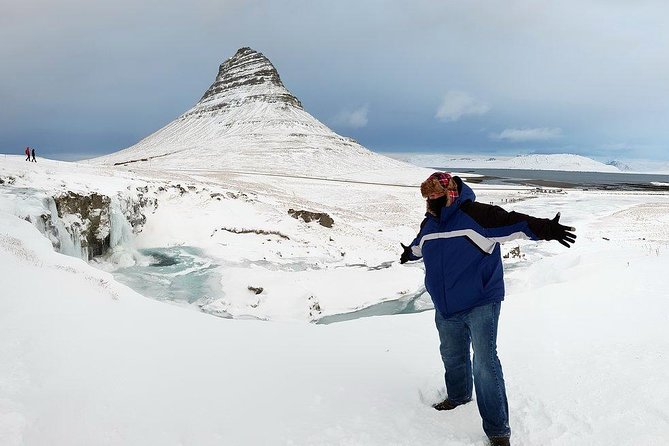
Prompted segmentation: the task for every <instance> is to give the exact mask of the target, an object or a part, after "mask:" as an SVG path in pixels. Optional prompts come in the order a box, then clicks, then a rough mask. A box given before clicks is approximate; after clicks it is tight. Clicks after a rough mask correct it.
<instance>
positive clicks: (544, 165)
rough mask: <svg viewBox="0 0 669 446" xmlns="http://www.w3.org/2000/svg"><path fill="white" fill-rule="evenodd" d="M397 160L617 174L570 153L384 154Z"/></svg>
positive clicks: (444, 164) (465, 166)
mask: <svg viewBox="0 0 669 446" xmlns="http://www.w3.org/2000/svg"><path fill="white" fill-rule="evenodd" d="M385 155H387V156H390V157H392V158H395V159H397V160H401V161H406V162H408V163H412V164H415V165H417V166H426V167H446V168H447V167H454V168H461V169H462V168H471V169H473V168H479V169H530V170H561V171H576V172H620V169H618V168H617V167H615V166H611V165H608V164H604V163H600V162H599V161H595V160H593V159H591V158H588V157H585V156H581V155H574V154H571V153H556V154H550V155H539V154H530V155H516V156H504V155H478V154H473V155H472V154H467V155H456V154H451V153H416V152H406V153H399V152H398V153H386V154H385Z"/></svg>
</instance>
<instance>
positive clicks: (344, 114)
mask: <svg viewBox="0 0 669 446" xmlns="http://www.w3.org/2000/svg"><path fill="white" fill-rule="evenodd" d="M368 114H369V106H368V105H363V106H361V107H358V108H356V109H354V110H348V109H346V110H341V111H340V112H339V113H337V115H336V116H335V117H334V118H333V119H332V124H333V125H335V126H339V127H346V128H353V129H359V128H361V127H365V126H366V125H367V123H368V122H369V119H368V117H367V115H368Z"/></svg>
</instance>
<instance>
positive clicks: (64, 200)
mask: <svg viewBox="0 0 669 446" xmlns="http://www.w3.org/2000/svg"><path fill="white" fill-rule="evenodd" d="M53 199H54V201H55V203H56V209H57V210H58V217H59V218H61V219H62V218H63V217H64V216H65V215H67V214H71V215H75V216H76V217H77V219H76V221H74V222H73V223H72V227H71V228H70V229H71V230H72V231H78V232H79V237H80V240H81V247H82V248H86V250H87V251H88V259H89V260H90V259H92V258H93V257H95V256H98V255H102V254H104V253H105V252H106V251H107V249H109V217H110V212H111V210H110V205H111V199H110V198H109V197H107V196H105V195H101V194H97V193H95V192H93V193H91V194H90V195H81V194H78V193H76V192H67V193H66V194H63V195H59V196H56V197H53ZM52 218H53V217H52Z"/></svg>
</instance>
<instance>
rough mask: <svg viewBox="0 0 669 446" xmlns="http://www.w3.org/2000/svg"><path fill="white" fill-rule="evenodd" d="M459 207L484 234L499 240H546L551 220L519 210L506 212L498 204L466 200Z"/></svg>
mask: <svg viewBox="0 0 669 446" xmlns="http://www.w3.org/2000/svg"><path fill="white" fill-rule="evenodd" d="M460 209H461V210H462V211H463V212H465V213H466V214H467V215H469V217H471V218H472V219H473V220H474V221H476V223H478V224H479V225H481V227H483V228H484V230H485V232H486V234H485V235H486V236H487V237H489V238H493V239H495V240H497V241H499V242H504V241H508V240H513V239H517V238H528V239H531V240H548V238H547V237H548V236H549V235H550V231H551V227H550V223H551V221H550V220H549V219H547V218H537V217H532V216H530V215H526V214H521V213H520V212H513V211H512V212H507V211H506V210H504V209H502V208H501V207H499V206H493V205H489V204H484V203H477V202H475V201H468V202H466V203H463V204H462V205H461V206H460Z"/></svg>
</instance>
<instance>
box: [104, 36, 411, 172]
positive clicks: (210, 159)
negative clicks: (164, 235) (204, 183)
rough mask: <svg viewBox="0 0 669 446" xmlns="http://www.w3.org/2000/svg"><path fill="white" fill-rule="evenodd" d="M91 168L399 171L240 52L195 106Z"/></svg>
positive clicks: (257, 57)
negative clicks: (307, 108)
mask: <svg viewBox="0 0 669 446" xmlns="http://www.w3.org/2000/svg"><path fill="white" fill-rule="evenodd" d="M91 162H92V163H95V164H114V165H133V166H137V167H151V168H154V169H155V168H179V169H207V170H226V171H245V172H249V171H250V172H263V173H269V174H281V175H296V176H317V177H325V178H344V177H346V176H347V174H351V173H354V172H355V173H358V172H364V171H370V172H372V171H379V170H384V171H386V172H387V171H388V169H391V170H402V169H410V168H411V167H410V166H408V165H407V164H405V163H402V162H399V161H396V160H394V159H390V158H387V157H385V156H382V155H379V154H376V153H374V152H371V151H369V150H367V149H366V148H364V147H363V146H361V145H360V144H358V143H357V142H356V141H354V140H353V139H351V138H346V137H343V136H340V135H338V134H336V133H334V132H333V131H332V130H330V129H329V128H328V127H327V126H325V125H324V124H322V123H321V122H319V121H318V120H317V119H316V118H314V117H313V116H311V115H310V114H309V113H307V112H306V111H305V110H304V109H303V108H302V104H301V103H300V101H299V100H298V99H297V98H296V97H295V96H294V95H292V94H291V93H290V92H289V91H288V90H287V89H286V88H285V87H284V85H283V83H282V82H281V79H280V77H279V73H278V72H277V70H276V69H275V68H274V66H273V65H272V63H271V62H270V61H269V60H268V59H267V58H266V57H265V56H264V55H262V54H261V53H259V52H257V51H255V50H253V49H251V48H241V49H239V50H238V51H237V53H236V54H235V55H234V56H233V57H231V58H230V59H228V60H226V61H225V62H224V63H223V64H221V66H220V68H219V71H218V76H216V80H215V81H214V83H213V84H212V85H211V86H210V87H209V89H207V91H206V92H205V93H204V95H203V96H202V98H201V99H200V101H199V102H198V103H197V104H195V106H193V107H192V108H191V109H190V110H188V111H186V112H185V113H184V114H182V115H181V116H179V117H178V118H177V119H175V120H174V121H172V122H170V123H169V124H168V125H166V126H165V127H163V128H162V129H160V130H158V131H157V132H155V133H153V134H151V135H149V136H148V137H146V138H144V139H143V140H141V141H140V142H138V143H137V144H135V145H133V146H131V147H128V148H127V149H125V150H121V151H119V152H116V153H113V154H110V155H107V156H103V157H100V158H96V159H94V160H91Z"/></svg>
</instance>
